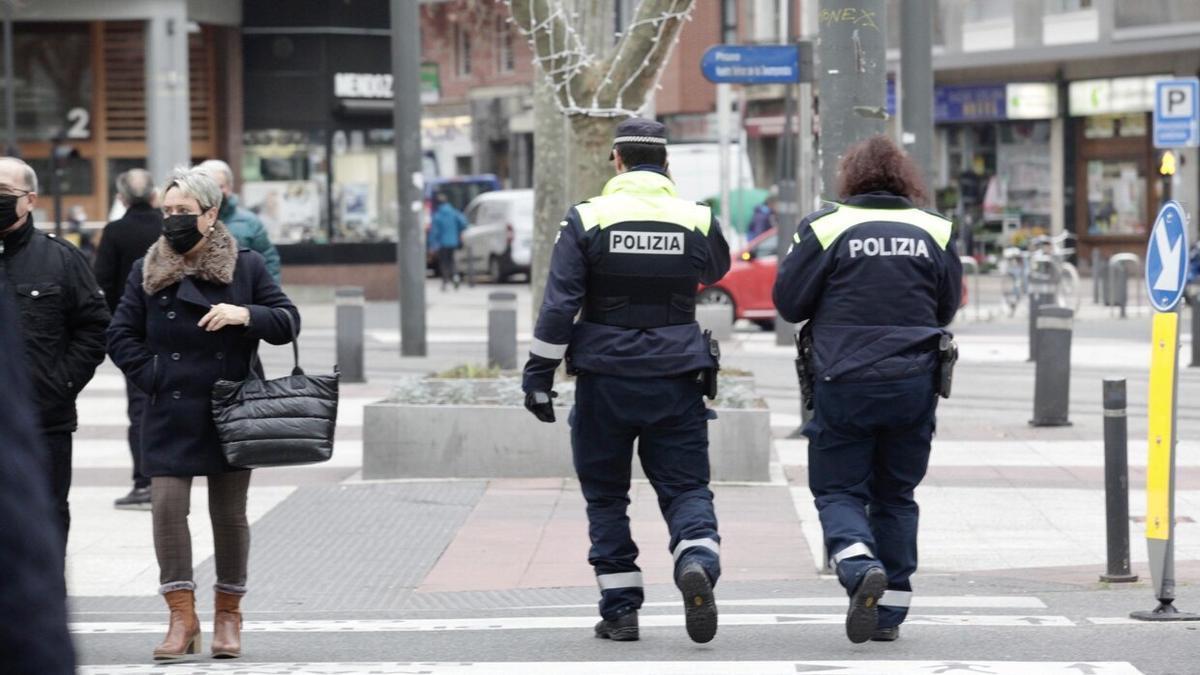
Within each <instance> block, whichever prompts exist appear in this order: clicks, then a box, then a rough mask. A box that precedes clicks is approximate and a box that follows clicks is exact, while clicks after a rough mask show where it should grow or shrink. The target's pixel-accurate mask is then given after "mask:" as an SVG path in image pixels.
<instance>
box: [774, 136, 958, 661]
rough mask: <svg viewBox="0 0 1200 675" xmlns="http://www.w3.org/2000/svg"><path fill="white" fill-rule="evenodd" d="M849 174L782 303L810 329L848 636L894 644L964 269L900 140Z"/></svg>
mask: <svg viewBox="0 0 1200 675" xmlns="http://www.w3.org/2000/svg"><path fill="white" fill-rule="evenodd" d="M838 171H839V181H838V195H839V198H840V199H841V202H840V203H835V204H832V205H831V206H829V207H828V208H825V209H821V210H820V211H817V212H816V213H813V214H811V215H809V216H808V217H807V218H805V219H804V220H803V221H801V223H800V225H799V228H798V232H797V233H796V234H795V236H794V238H793V245H792V248H791V249H790V250H789V252H788V254H787V257H786V258H784V259H783V261H782V263H781V264H780V266H779V274H778V276H777V278H776V280H775V289H774V299H775V305H776V307H777V308H778V309H779V313H780V315H782V316H783V318H784V319H786V320H787V321H791V322H800V321H807V322H808V323H807V324H806V325H805V328H804V331H803V332H802V334H801V335H802V336H803V339H802V341H803V342H804V343H805V344H811V350H806V352H808V351H811V356H812V357H811V361H810V362H809V363H808V364H807V366H806V371H807V372H808V373H811V375H812V378H811V382H812V400H813V404H814V405H813V408H812V409H813V419H812V420H811V421H810V422H809V423H808V424H807V425H806V426H805V427H804V434H805V435H806V436H807V437H808V441H809V442H808V462H809V463H808V481H809V488H810V489H811V490H812V493H813V496H814V497H815V499H816V506H817V510H818V512H819V513H820V517H821V526H822V528H823V529H824V532H825V545H826V547H827V550H828V551H829V552H830V554H831V558H832V559H831V564H832V565H833V566H834V567H836V568H837V575H838V580H839V581H841V583H842V585H843V586H844V587H845V589H846V592H847V593H848V594H849V595H850V607H849V611H848V613H847V616H846V634H847V637H849V638H850V641H851V642H866V641H867V640H877V641H891V640H895V639H896V638H897V637H898V636H899V626H900V624H901V623H902V622H903V621H904V618H905V616H906V615H907V613H908V606H909V602H910V599H911V598H912V585H911V584H910V582H909V577H911V576H912V574H913V572H914V571H915V570H916V569H917V513H918V509H917V503H916V501H915V500H914V499H913V490H914V488H916V486H917V484H918V483H920V482H921V479H922V478H923V477H924V476H925V469H926V467H927V465H928V463H929V445H930V441H931V439H932V437H933V431H934V412H935V411H936V408H937V397H938V394H939V393H943V394H946V395H948V394H949V391H948V368H949V366H950V365H952V354H953V353H954V349H953V343H952V342H951V341H950V340H949V334H948V333H946V332H945V331H944V330H943V327H944V326H946V325H947V324H949V323H950V320H951V319H953V318H954V313H955V311H956V310H957V309H958V306H959V295H960V291H961V283H962V266H961V264H960V263H959V259H958V256H957V254H956V253H955V250H954V241H953V239H952V237H951V223H950V221H948V220H946V219H945V218H942V217H941V216H940V215H937V214H935V213H932V212H928V211H924V210H922V209H920V208H918V204H920V203H921V202H922V201H924V199H925V195H926V189H925V186H924V184H923V181H922V179H921V177H920V173H919V171H918V170H917V168H916V166H915V165H914V164H913V162H912V160H910V159H909V158H908V157H907V156H906V155H905V154H904V153H903V152H902V151H901V150H900V149H899V148H898V147H897V146H896V145H895V144H894V143H893V142H892V141H891V140H890V139H888V138H887V137H885V136H875V137H872V138H870V139H867V140H866V141H863V142H861V143H859V144H857V145H855V146H852V147H851V148H850V149H849V150H847V152H846V153H845V155H843V156H842V160H841V163H840V165H839V169H838ZM809 341H811V342H809ZM939 375H942V376H943V377H940V378H939Z"/></svg>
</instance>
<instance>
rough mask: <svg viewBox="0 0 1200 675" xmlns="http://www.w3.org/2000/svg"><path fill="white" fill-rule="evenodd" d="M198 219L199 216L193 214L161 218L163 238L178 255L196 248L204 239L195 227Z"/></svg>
mask: <svg viewBox="0 0 1200 675" xmlns="http://www.w3.org/2000/svg"><path fill="white" fill-rule="evenodd" d="M198 218H199V216H197V215H196V214H194V213H181V214H178V215H174V216H167V217H166V218H163V236H164V237H166V238H167V243H168V244H170V245H171V248H173V249H175V252H176V253H178V254H179V255H183V254H185V253H187V252H188V251H190V250H192V249H193V248H196V244H199V243H200V240H201V239H204V235H202V234H200V228H198V227H197V226H196V220H197V219H198Z"/></svg>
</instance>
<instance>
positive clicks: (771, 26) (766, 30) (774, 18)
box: [751, 0, 779, 42]
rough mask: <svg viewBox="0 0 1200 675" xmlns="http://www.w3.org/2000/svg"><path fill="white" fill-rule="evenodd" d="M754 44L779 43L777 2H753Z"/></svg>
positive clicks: (767, 0)
mask: <svg viewBox="0 0 1200 675" xmlns="http://www.w3.org/2000/svg"><path fill="white" fill-rule="evenodd" d="M753 10H754V16H753V21H752V22H751V25H752V26H753V28H754V35H753V38H754V41H755V42H779V3H778V2H777V0H754V5H753Z"/></svg>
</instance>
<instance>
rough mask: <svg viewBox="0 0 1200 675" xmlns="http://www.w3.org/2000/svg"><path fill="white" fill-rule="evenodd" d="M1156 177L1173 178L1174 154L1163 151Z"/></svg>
mask: <svg viewBox="0 0 1200 675" xmlns="http://www.w3.org/2000/svg"><path fill="white" fill-rule="evenodd" d="M1158 175H1160V176H1174V175H1175V153H1173V152H1171V151H1170V150H1165V151H1163V154H1162V158H1161V159H1160V160H1159V164H1158Z"/></svg>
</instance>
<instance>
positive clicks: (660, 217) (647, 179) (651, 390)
mask: <svg viewBox="0 0 1200 675" xmlns="http://www.w3.org/2000/svg"><path fill="white" fill-rule="evenodd" d="M609 159H610V160H611V161H612V163H613V166H614V168H615V169H616V172H617V176H616V177H615V178H613V179H612V180H610V181H609V182H608V184H607V185H605V186H604V190H603V192H602V194H601V195H600V196H598V197H595V198H593V199H590V200H588V201H586V202H583V203H581V204H577V205H575V206H574V207H572V208H571V209H570V210H569V211H568V212H567V217H566V218H565V219H564V220H563V221H562V222H561V223H560V230H559V234H558V238H557V239H556V241H555V244H554V251H553V254H552V257H551V261H550V274H549V278H548V279H547V281H546V296H545V300H544V302H543V303H542V309H541V314H540V315H539V316H538V321H537V326H536V327H535V330H534V337H533V341H532V343H531V345H530V350H529V351H530V356H529V361H528V362H527V363H526V365H525V373H524V380H523V384H522V386H523V389H524V390H525V392H526V401H525V405H526V407H527V408H528V409H529V410H530V411H531V412H532V413H533V414H534V415H535V416H536V417H537V418H538V419H539V420H541V421H543V422H553V421H554V419H555V415H554V408H553V403H552V398H553V397H554V392H553V391H552V388H553V384H554V371H555V369H556V368H557V367H558V365H559V363H560V362H561V361H562V360H563V359H564V358H565V359H566V362H567V370H568V372H570V373H572V374H576V375H578V379H577V381H576V388H575V406H574V407H573V408H572V409H571V414H570V419H569V423H570V425H571V446H572V450H573V454H574V459H575V470H576V472H577V474H578V476H579V482H580V485H581V487H582V489H583V496H584V497H585V498H586V500H587V514H588V526H589V527H588V533H589V535H590V536H591V542H592V547H591V551H590V553H589V555H588V562H590V563H591V564H592V567H593V568H594V569H595V572H596V583H597V584H598V585H599V587H600V597H601V599H600V616H601V621H600V622H599V623H598V624H597V625H596V628H595V634H596V636H597V637H600V638H606V639H612V640H618V641H624V640H636V639H638V619H637V612H638V609H639V608H641V606H642V599H643V591H642V574H641V570H640V569H639V568H638V566H637V562H636V561H637V555H638V549H637V546H636V545H635V544H634V542H633V539H632V537H631V536H630V532H629V518H628V517H627V515H626V509H627V507H628V506H629V480H630V463H631V461H632V457H633V444H634V442H635V441H636V442H637V444H638V454H639V455H640V457H641V462H642V468H643V469H644V470H645V472H646V476H647V478H649V479H650V482H651V484H652V485H653V486H654V489H655V491H656V492H657V494H658V503H659V507H660V508H661V510H662V513H663V517H664V518H665V519H666V521H667V526H668V529H669V530H670V533H671V542H670V551H671V553H672V555H673V556H674V561H675V575H674V576H675V583H676V585H677V586H678V587H679V589H680V590H681V591H682V593H683V599H684V606H685V618H686V625H687V632H688V635H689V636H690V637H691V638H692V640H694V641H696V642H708V641H710V640H712V639H713V636H714V635H716V632H717V608H716V604H715V601H714V598H713V585H714V584H715V583H716V581H717V577H718V576H719V575H720V572H721V567H720V541H721V538H720V536H719V535H718V534H717V519H716V515H715V513H714V511H713V502H712V500H713V495H712V492H711V491H710V490H709V489H708V481H709V463H708V426H707V425H708V420H709V419H711V418H712V414H711V413H710V412H709V411H708V409H707V408H706V406H705V405H704V402H703V400H702V394H701V389H702V387H701V385H700V384H699V383H698V377H697V376H698V374H700V373H707V376H708V377H715V372H714V371H715V367H716V363H715V359H714V356H713V354H712V353H711V350H710V345H709V341H708V340H707V339H705V337H704V336H703V335H702V333H701V331H700V328H699V325H698V324H697V323H696V319H695V305H696V289H697V288H698V285H699V284H701V283H705V284H711V283H714V282H716V281H717V280H719V279H720V278H721V277H723V276H724V275H725V272H727V271H728V270H729V245H728V244H727V243H726V242H725V238H724V236H723V235H722V234H721V227H720V224H719V223H718V221H717V219H716V218H715V217H713V214H712V212H711V209H709V207H708V206H705V205H698V204H694V203H691V202H688V201H686V200H683V199H680V198H679V197H678V196H677V195H676V191H675V184H674V183H673V182H672V180H671V178H670V175H669V174H668V173H667V138H666V132H665V129H664V127H663V125H662V124H659V123H658V122H654V121H652V120H646V119H639V118H632V119H629V120H626V121H624V122H622V123H621V124H619V125H618V126H617V131H616V138H615V139H614V141H613V149H612V151H611V152H610V155H609ZM577 314H578V315H580V316H579V320H578V321H576V320H575V318H576V315H577ZM701 379H703V378H701Z"/></svg>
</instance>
